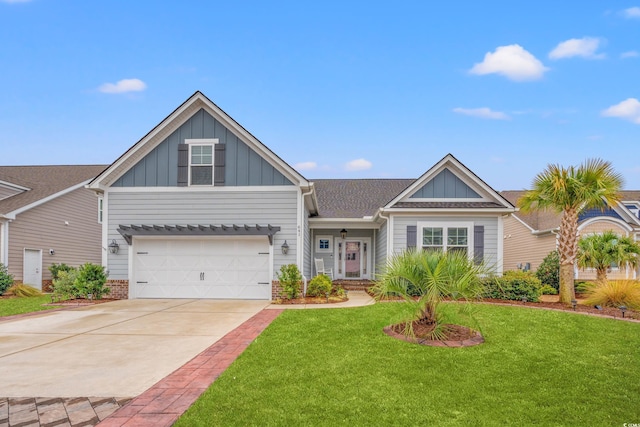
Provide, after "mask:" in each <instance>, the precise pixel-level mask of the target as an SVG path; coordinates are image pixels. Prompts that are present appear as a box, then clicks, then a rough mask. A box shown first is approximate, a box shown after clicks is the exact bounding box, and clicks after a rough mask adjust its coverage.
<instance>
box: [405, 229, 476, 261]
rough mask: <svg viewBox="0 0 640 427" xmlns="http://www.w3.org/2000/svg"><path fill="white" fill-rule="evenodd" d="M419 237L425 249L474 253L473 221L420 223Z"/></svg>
mask: <svg viewBox="0 0 640 427" xmlns="http://www.w3.org/2000/svg"><path fill="white" fill-rule="evenodd" d="M417 228H418V237H419V239H421V240H419V242H420V243H421V247H422V249H423V250H427V251H429V250H430V251H444V252H446V251H458V252H462V253H465V254H468V255H470V256H471V254H472V253H473V241H472V240H473V223H470V222H463V223H439V222H433V223H432V222H420V223H418V227H417Z"/></svg>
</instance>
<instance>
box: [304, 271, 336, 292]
mask: <svg viewBox="0 0 640 427" xmlns="http://www.w3.org/2000/svg"><path fill="white" fill-rule="evenodd" d="M330 293H331V279H330V278H329V276H327V275H326V274H318V275H317V276H316V277H314V278H313V279H311V281H310V282H309V284H308V285H307V296H310V297H323V296H325V295H327V294H330Z"/></svg>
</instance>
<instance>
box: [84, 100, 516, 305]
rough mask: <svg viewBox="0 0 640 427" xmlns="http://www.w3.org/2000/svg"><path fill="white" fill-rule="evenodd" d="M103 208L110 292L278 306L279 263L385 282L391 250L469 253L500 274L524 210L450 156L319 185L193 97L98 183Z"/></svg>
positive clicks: (209, 104)
mask: <svg viewBox="0 0 640 427" xmlns="http://www.w3.org/2000/svg"><path fill="white" fill-rule="evenodd" d="M88 187H89V188H91V189H93V190H94V191H96V192H97V193H98V194H99V195H100V196H101V197H103V200H104V214H103V215H104V217H103V218H104V221H103V235H102V246H103V247H109V248H110V250H109V251H104V252H103V256H104V258H103V264H104V265H105V266H107V268H108V270H109V272H110V280H109V286H110V287H111V288H112V290H113V292H112V294H113V295H121V296H122V297H128V298H153V297H161V298H245V299H270V298H273V297H275V296H277V295H278V292H279V287H278V285H279V284H278V281H277V273H278V271H279V269H280V267H281V266H283V265H286V264H291V263H293V264H296V265H298V267H299V268H300V270H301V272H302V273H303V275H304V277H305V279H306V280H309V279H310V278H311V277H312V276H313V275H315V273H316V272H315V267H314V259H315V258H323V259H324V261H325V267H326V268H332V269H333V272H334V279H347V280H349V279H351V280H362V279H374V278H375V273H376V271H379V269H380V267H381V266H383V265H384V263H385V262H386V260H387V258H388V257H389V256H391V255H392V254H393V253H396V252H399V251H401V250H403V249H406V248H408V247H409V248H411V247H421V248H425V249H427V248H430V249H438V250H459V251H464V252H466V253H467V254H468V255H469V257H471V258H473V259H475V260H478V261H480V260H484V261H486V262H488V263H489V264H491V265H493V266H494V268H495V270H496V271H497V272H501V271H502V244H503V240H502V235H503V223H502V221H503V216H504V215H507V214H509V213H511V212H513V211H514V207H513V206H512V205H511V204H510V203H509V202H508V201H507V200H505V199H504V198H503V197H501V196H500V195H499V194H498V193H497V192H496V191H494V190H493V189H492V188H491V187H489V186H488V185H487V184H486V183H484V182H483V181H482V180H481V179H479V178H478V177H477V176H476V175H475V174H473V173H472V172H471V171H470V170H469V169H467V168H466V167H465V166H464V165H463V164H462V163H460V162H459V161H458V160H457V159H455V158H454V157H453V156H451V155H447V156H446V157H444V158H443V159H442V160H440V161H439V162H437V163H436V164H435V165H434V166H433V167H431V168H430V169H429V170H428V171H427V172H426V173H424V174H423V175H422V176H421V177H420V178H418V179H411V180H399V179H361V180H349V179H345V180H316V181H313V182H312V181H310V180H307V179H306V178H305V177H303V176H302V175H300V173H298V172H297V171H296V170H295V169H293V168H292V167H291V166H289V165H288V164H287V163H286V162H284V161H283V160H282V159H281V158H280V157H278V156H277V155H276V154H275V153H273V152H272V151H271V150H270V149H269V148H267V147H266V146H265V145H264V144H262V143H261V142H260V141H258V139H256V138H255V137H254V136H253V135H252V134H250V133H249V132H248V131H247V130H245V129H244V128H243V127H242V126H240V125H239V124H238V123H237V122H235V121H234V120H233V119H232V118H231V117H229V116H228V115H227V114H226V113H225V112H224V111H222V110H221V109H220V108H219V107H218V106H216V105H215V104H214V103H213V102H211V101H210V100H209V99H208V98H207V97H205V96H204V95H203V94H202V93H200V92H196V93H195V94H194V95H192V96H191V97H190V98H189V99H188V100H187V101H185V102H184V103H183V104H182V105H181V106H179V107H178V108H177V109H176V110H175V111H174V112H173V113H171V114H170V115H169V116H168V117H167V118H165V119H164V120H163V121H162V122H161V123H160V124H158V125H157V126H156V127H155V128H154V129H153V130H151V131H150V132H149V133H148V134H147V135H146V136H144V137H143V138H142V139H141V140H140V141H138V142H137V143H136V144H135V145H133V146H132V147H131V148H130V149H129V150H128V151H127V152H126V153H124V154H123V155H122V156H121V157H120V158H119V159H117V160H116V161H115V162H114V163H113V164H112V165H111V166H109V167H108V168H107V169H106V170H105V171H104V172H103V173H101V174H100V175H99V176H97V177H96V178H95V179H94V180H93V181H92V182H91V183H90V184H89V186H88Z"/></svg>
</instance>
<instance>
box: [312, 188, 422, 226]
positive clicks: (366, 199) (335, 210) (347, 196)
mask: <svg viewBox="0 0 640 427" xmlns="http://www.w3.org/2000/svg"><path fill="white" fill-rule="evenodd" d="M310 181H312V182H313V185H314V187H315V189H316V196H317V198H318V216H319V217H320V218H362V217H365V216H373V215H375V213H376V212H377V211H378V209H380V208H381V207H383V206H384V205H386V204H387V203H389V201H391V200H393V198H394V197H396V196H397V195H398V194H400V193H401V192H402V191H403V190H404V189H405V188H407V187H408V186H409V185H411V184H412V183H413V182H414V181H415V179H313V180H310Z"/></svg>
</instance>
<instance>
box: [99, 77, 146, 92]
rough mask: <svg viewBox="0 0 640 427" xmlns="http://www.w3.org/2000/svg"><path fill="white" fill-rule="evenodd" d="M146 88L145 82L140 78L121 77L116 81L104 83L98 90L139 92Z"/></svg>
mask: <svg viewBox="0 0 640 427" xmlns="http://www.w3.org/2000/svg"><path fill="white" fill-rule="evenodd" d="M146 88H147V85H146V83H145V82H143V81H142V80H140V79H123V80H120V81H119V82H117V83H105V84H103V85H100V87H99V88H98V90H99V91H100V92H102V93H126V92H141V91H143V90H145V89H146Z"/></svg>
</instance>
